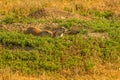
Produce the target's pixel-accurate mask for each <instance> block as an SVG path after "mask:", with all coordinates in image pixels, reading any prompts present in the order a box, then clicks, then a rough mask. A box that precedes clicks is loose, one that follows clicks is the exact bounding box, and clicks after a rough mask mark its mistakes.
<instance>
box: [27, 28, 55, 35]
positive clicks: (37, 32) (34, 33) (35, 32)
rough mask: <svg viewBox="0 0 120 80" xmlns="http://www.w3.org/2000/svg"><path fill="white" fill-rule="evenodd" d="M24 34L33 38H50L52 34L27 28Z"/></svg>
mask: <svg viewBox="0 0 120 80" xmlns="http://www.w3.org/2000/svg"><path fill="white" fill-rule="evenodd" d="M25 33H26V34H32V35H34V36H41V37H46V36H48V37H52V35H53V33H52V32H51V31H48V30H41V29H39V28H34V27H29V28H27V30H26V31H25Z"/></svg>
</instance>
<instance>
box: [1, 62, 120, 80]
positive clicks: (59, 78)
mask: <svg viewBox="0 0 120 80" xmlns="http://www.w3.org/2000/svg"><path fill="white" fill-rule="evenodd" d="M112 66H113V64H107V65H104V66H103V65H99V66H96V67H99V68H95V69H94V72H93V73H91V74H83V75H82V74H81V75H80V74H76V75H72V74H73V73H74V74H75V72H71V71H70V70H69V69H68V70H63V72H62V73H56V74H55V73H52V74H51V73H50V74H49V73H42V74H41V75H39V76H34V75H32V76H30V75H29V76H28V75H23V74H20V73H19V72H16V73H14V74H13V73H11V71H10V69H9V68H6V69H4V70H1V74H0V80H93V79H94V80H119V79H120V70H119V69H111V67H112Z"/></svg>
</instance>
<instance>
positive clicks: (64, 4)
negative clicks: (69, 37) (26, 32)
mask: <svg viewBox="0 0 120 80" xmlns="http://www.w3.org/2000/svg"><path fill="white" fill-rule="evenodd" d="M43 7H49V8H51V7H52V8H56V9H62V10H65V9H67V10H68V11H71V12H74V11H75V10H81V9H83V10H103V11H104V10H109V11H113V12H115V13H116V14H119V13H120V0H0V13H3V14H13V13H14V12H15V11H16V13H17V12H18V13H19V14H21V15H22V16H26V15H28V14H29V13H30V12H31V11H32V10H36V9H39V8H43ZM12 12H13V13H12Z"/></svg>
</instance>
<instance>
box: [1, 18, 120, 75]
mask: <svg viewBox="0 0 120 80" xmlns="http://www.w3.org/2000/svg"><path fill="white" fill-rule="evenodd" d="M13 20H14V19H13ZM23 21H24V20H23ZM3 22H6V21H3ZM18 22H19V21H18ZM28 22H29V20H28ZM48 22H49V21H48ZM51 22H55V23H58V24H59V25H62V26H64V27H66V28H68V29H69V28H71V27H74V26H75V25H79V24H80V25H81V26H82V27H84V28H85V29H86V30H88V31H89V29H90V30H91V29H92V30H93V32H99V33H103V32H106V33H108V35H109V39H102V38H93V37H87V38H84V37H83V33H84V31H83V29H81V30H80V33H79V34H76V35H65V36H64V37H57V38H50V37H46V38H44V37H38V36H37V37H36V36H33V35H26V34H23V33H19V32H14V31H13V32H9V31H4V30H1V31H0V45H2V47H3V48H2V49H1V50H0V68H1V69H3V68H5V67H9V68H10V69H11V70H12V71H13V72H16V71H19V72H22V73H24V74H41V73H42V72H44V71H46V72H58V71H62V70H64V69H70V70H73V69H75V68H79V70H80V71H82V72H85V73H86V72H93V69H94V66H96V65H99V64H101V63H104V62H106V63H107V62H109V63H118V62H119V58H120V54H119V53H120V21H117V20H108V19H105V18H102V19H100V18H99V19H97V20H89V21H84V20H78V19H71V20H59V19H54V20H52V21H51ZM8 23H9V21H8ZM43 23H44V21H43ZM82 27H81V28H82ZM27 48H28V49H27Z"/></svg>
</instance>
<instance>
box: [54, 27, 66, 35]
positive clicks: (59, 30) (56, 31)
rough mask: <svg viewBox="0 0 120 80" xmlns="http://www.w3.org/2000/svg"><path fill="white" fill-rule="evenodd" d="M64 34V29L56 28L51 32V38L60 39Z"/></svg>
mask: <svg viewBox="0 0 120 80" xmlns="http://www.w3.org/2000/svg"><path fill="white" fill-rule="evenodd" d="M65 32H66V29H65V28H64V27H58V28H56V29H55V31H54V32H53V37H58V36H60V37H62V36H63V34H64V33H65Z"/></svg>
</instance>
